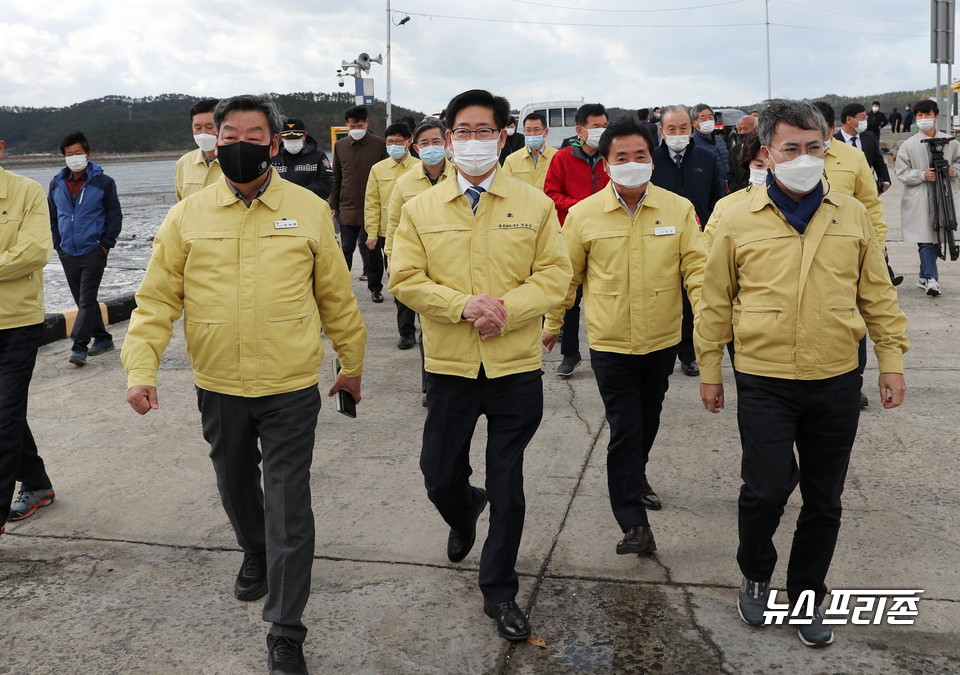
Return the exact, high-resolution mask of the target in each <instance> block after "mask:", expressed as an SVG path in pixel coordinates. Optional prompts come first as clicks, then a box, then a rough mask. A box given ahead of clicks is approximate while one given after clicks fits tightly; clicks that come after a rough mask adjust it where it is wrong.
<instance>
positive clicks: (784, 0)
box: [517, 0, 926, 25]
mask: <svg viewBox="0 0 960 675" xmlns="http://www.w3.org/2000/svg"><path fill="white" fill-rule="evenodd" d="M517 1H518V2H519V1H520V0H517ZM779 1H780V2H782V3H783V4H785V5H796V6H797V7H804V8H806V9H813V10H816V11H818V12H824V13H825V14H827V15H829V16H831V17H832V16H847V17H851V18H853V19H863V20H864V21H885V22H889V23H913V24H919V25H926V22H925V21H904V20H903V19H883V18H880V17H876V16H863V15H861V14H850V13H849V12H838V11H837V10H836V9H834V8H833V7H830V8H825V7H814V6H813V5H808V4H805V3H803V2H797V1H796V0H779Z"/></svg>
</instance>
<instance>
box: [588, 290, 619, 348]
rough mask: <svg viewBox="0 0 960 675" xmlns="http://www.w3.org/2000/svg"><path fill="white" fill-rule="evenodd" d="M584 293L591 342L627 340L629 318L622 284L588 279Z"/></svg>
mask: <svg viewBox="0 0 960 675" xmlns="http://www.w3.org/2000/svg"><path fill="white" fill-rule="evenodd" d="M585 291H586V293H585V294H586V302H585V303H584V304H585V310H586V311H585V315H586V322H587V329H588V332H589V334H590V336H591V337H592V340H593V341H598V342H603V341H610V340H613V341H616V342H623V341H624V340H629V334H628V333H629V330H628V328H629V325H630V317H629V312H628V311H625V308H624V295H623V284H621V283H620V282H618V281H594V280H589V279H588V281H587V286H586V289H585Z"/></svg>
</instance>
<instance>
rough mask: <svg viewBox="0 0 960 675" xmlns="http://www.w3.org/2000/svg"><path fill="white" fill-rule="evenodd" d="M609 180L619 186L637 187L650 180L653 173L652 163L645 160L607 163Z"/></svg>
mask: <svg viewBox="0 0 960 675" xmlns="http://www.w3.org/2000/svg"><path fill="white" fill-rule="evenodd" d="M607 172H608V173H609V174H610V180H612V181H613V182H614V183H616V184H617V185H619V186H621V187H625V188H638V187H640V186H641V185H643V184H644V183H649V182H650V176H652V175H653V164H652V163H650V162H647V163H646V164H641V163H640V162H627V163H626V164H607Z"/></svg>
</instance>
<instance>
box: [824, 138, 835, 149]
mask: <svg viewBox="0 0 960 675" xmlns="http://www.w3.org/2000/svg"><path fill="white" fill-rule="evenodd" d="M832 144H833V139H832V138H828V139H827V140H825V141H824V142H823V149H824V150H829V149H830V146H831V145H832Z"/></svg>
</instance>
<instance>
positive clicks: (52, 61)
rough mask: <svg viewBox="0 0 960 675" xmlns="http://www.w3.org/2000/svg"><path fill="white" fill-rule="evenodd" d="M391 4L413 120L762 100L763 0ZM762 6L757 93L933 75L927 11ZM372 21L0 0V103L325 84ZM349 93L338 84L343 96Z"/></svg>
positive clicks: (307, 12) (354, 15)
mask: <svg viewBox="0 0 960 675" xmlns="http://www.w3.org/2000/svg"><path fill="white" fill-rule="evenodd" d="M391 4H392V8H393V10H394V22H395V23H396V22H399V20H400V19H401V18H402V17H403V16H404V15H406V14H408V13H409V14H410V15H411V20H410V21H409V22H408V23H407V24H405V25H403V26H394V27H393V29H392V31H393V100H394V101H395V102H397V103H400V104H402V105H405V106H408V107H412V108H415V109H418V110H422V111H424V112H434V111H437V110H439V109H441V108H442V107H443V106H444V105H445V104H446V102H447V101H448V100H449V98H450V97H451V96H452V95H453V94H455V93H457V92H459V91H462V90H464V89H468V88H474V87H480V88H486V89H490V90H492V91H494V92H495V93H498V94H502V95H505V96H507V97H508V98H509V99H510V102H511V104H513V106H514V107H517V108H519V107H521V106H523V105H524V104H525V103H528V102H531V101H543V100H560V99H574V100H579V99H581V98H583V99H585V100H587V101H600V102H602V103H605V104H607V105H615V106H623V107H640V106H646V105H654V104H667V103H687V104H691V103H696V102H698V101H701V100H702V101H707V102H709V103H711V104H713V105H730V104H747V103H750V102H754V101H759V100H761V99H764V98H766V92H767V79H766V55H765V54H766V52H765V43H764V26H763V22H764V0H674V1H671V0H664V1H663V2H648V1H647V0H592V1H591V2H582V1H580V0H485V2H482V3H480V2H458V1H456V0H445V1H440V0H392V2H391ZM708 5H709V6H708ZM585 7H589V8H590V9H586V8H585ZM266 8H269V13H268V12H267V11H266ZM683 8H695V9H683ZM769 8H770V22H771V28H770V33H771V44H772V64H773V94H774V96H785V97H807V96H817V95H820V94H825V93H840V94H849V95H857V94H869V93H874V92H882V91H891V90H909V89H918V88H925V87H929V88H932V87H933V85H934V83H935V81H936V70H935V66H933V65H931V64H930V63H929V60H930V59H929V56H930V46H929V21H930V18H929V11H930V9H929V3H927V2H921V1H920V0H847V1H846V2H843V3H838V2H835V1H834V0H769ZM828 8H832V9H833V10H834V11H830V9H828ZM615 10H620V11H615ZM661 10H667V11H661ZM840 12H842V14H841V13H840ZM386 17H387V12H386V1H385V0H354V1H353V2H350V3H341V2H336V3H335V2H332V1H330V0H313V1H307V0H302V1H299V2H296V1H294V2H271V3H266V2H261V3H257V2H251V1H249V0H234V1H233V2H225V1H222V0H214V1H206V2H199V1H198V0H191V1H189V2H188V1H185V0H164V1H163V2H152V1H151V2H147V1H143V0H128V1H126V2H119V1H117V2H107V1H103V0H100V1H87V2H85V1H83V0H74V1H72V2H50V1H48V0H40V1H37V0H4V2H3V11H2V15H0V35H2V36H3V38H2V39H0V105H8V106H9V105H22V106H48V105H49V106H62V105H69V104H71V103H76V102H79V101H83V100H86V99H90V98H96V97H99V96H104V95H107V94H121V95H128V96H134V97H139V96H147V95H155V94H162V93H185V94H196V95H213V96H224V95H229V94H234V93H240V92H248V91H250V92H261V91H275V92H284V93H285V92H294V91H335V90H337V89H338V87H337V81H336V69H337V67H338V65H339V64H340V61H341V60H342V59H346V60H348V61H349V60H352V59H354V58H356V56H357V55H358V54H359V53H360V52H369V53H370V54H371V55H372V56H375V55H376V54H378V53H384V55H385V52H386ZM443 17H468V18H470V19H493V20H495V21H480V20H468V19H456V18H443ZM868 17H869V18H868ZM521 22H528V23H521ZM551 24H554V25H551ZM560 24H566V25H560ZM591 24H603V25H602V26H601V25H591ZM750 24H756V25H750ZM789 26H807V27H809V28H806V29H803V28H795V27H789ZM370 76H372V77H373V78H374V79H375V86H376V94H377V97H378V98H382V97H383V96H384V95H385V94H386V70H385V68H384V67H383V66H378V65H374V66H373V67H372V70H371V72H370ZM945 78H946V74H945V72H944V79H945ZM352 86H353V84H352V79H349V78H348V82H347V86H346V87H345V89H344V90H345V91H352Z"/></svg>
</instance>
